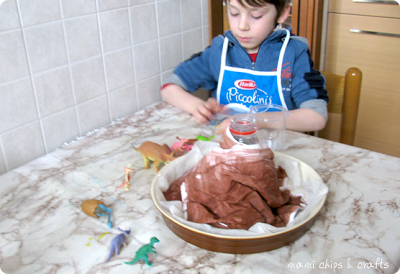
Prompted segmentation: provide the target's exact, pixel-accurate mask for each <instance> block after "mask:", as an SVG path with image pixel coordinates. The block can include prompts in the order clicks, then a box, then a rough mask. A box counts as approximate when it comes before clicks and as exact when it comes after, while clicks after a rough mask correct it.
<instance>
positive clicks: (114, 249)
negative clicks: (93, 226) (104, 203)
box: [105, 227, 131, 263]
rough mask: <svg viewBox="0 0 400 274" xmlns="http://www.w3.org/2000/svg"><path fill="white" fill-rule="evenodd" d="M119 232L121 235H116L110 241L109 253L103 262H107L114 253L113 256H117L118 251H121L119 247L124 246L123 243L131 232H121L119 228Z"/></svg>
mask: <svg viewBox="0 0 400 274" xmlns="http://www.w3.org/2000/svg"><path fill="white" fill-rule="evenodd" d="M117 229H118V230H119V231H121V232H122V233H121V234H118V235H117V236H115V237H114V238H112V240H111V245H110V253H109V254H108V257H107V260H106V261H105V263H106V262H108V261H109V260H110V259H111V257H112V255H113V254H114V253H115V255H119V250H120V249H121V245H126V244H125V241H126V238H127V237H128V235H129V234H130V233H131V230H130V229H128V230H123V229H120V228H119V227H118V228H117Z"/></svg>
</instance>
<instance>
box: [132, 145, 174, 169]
mask: <svg viewBox="0 0 400 274" xmlns="http://www.w3.org/2000/svg"><path fill="white" fill-rule="evenodd" d="M133 148H134V149H135V150H136V151H138V152H140V154H141V155H142V158H143V166H144V168H145V169H149V168H150V162H154V163H153V165H154V170H155V171H156V173H157V172H158V171H159V167H158V166H159V165H160V163H165V164H167V163H169V162H170V161H172V160H174V159H175V158H176V157H174V156H173V154H174V152H173V151H171V149H170V148H169V147H168V145H166V144H164V145H162V146H160V145H159V144H156V143H153V142H150V141H146V142H144V143H143V144H141V145H140V147H138V148H136V147H133Z"/></svg>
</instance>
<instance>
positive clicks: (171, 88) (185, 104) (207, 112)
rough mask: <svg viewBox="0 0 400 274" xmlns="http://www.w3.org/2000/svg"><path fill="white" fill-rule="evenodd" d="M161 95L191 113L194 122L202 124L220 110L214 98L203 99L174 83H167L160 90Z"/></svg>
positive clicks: (211, 118)
mask: <svg viewBox="0 0 400 274" xmlns="http://www.w3.org/2000/svg"><path fill="white" fill-rule="evenodd" d="M160 93H161V97H162V98H163V99H164V100H165V101H167V102H168V103H170V104H171V105H173V106H175V107H177V108H179V109H181V110H184V111H186V112H188V113H190V114H192V115H193V118H194V120H195V122H197V123H200V124H204V123H207V122H208V121H211V120H213V119H214V115H213V114H214V113H217V112H219V111H220V110H221V107H220V105H219V104H218V102H217V100H216V99H214V98H208V100H207V101H203V100H201V99H200V98H198V97H196V96H194V95H192V94H190V93H189V92H187V91H186V90H184V89H183V88H181V87H180V86H178V85H175V84H169V85H167V86H166V87H164V88H163V89H161V90H160Z"/></svg>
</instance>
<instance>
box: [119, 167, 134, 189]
mask: <svg viewBox="0 0 400 274" xmlns="http://www.w3.org/2000/svg"><path fill="white" fill-rule="evenodd" d="M124 170H125V181H124V182H123V183H122V185H120V186H117V188H120V187H123V186H125V190H129V188H130V186H131V185H130V184H129V180H130V175H129V174H130V173H131V172H134V170H133V169H131V165H128V167H124Z"/></svg>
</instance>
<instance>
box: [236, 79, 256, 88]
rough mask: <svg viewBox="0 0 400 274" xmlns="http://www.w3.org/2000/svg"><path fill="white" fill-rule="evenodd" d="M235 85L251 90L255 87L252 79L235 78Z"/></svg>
mask: <svg viewBox="0 0 400 274" xmlns="http://www.w3.org/2000/svg"><path fill="white" fill-rule="evenodd" d="M235 87H237V88H240V89H244V90H253V89H256V88H257V85H256V82H254V81H253V80H244V79H241V80H236V81H235Z"/></svg>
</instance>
